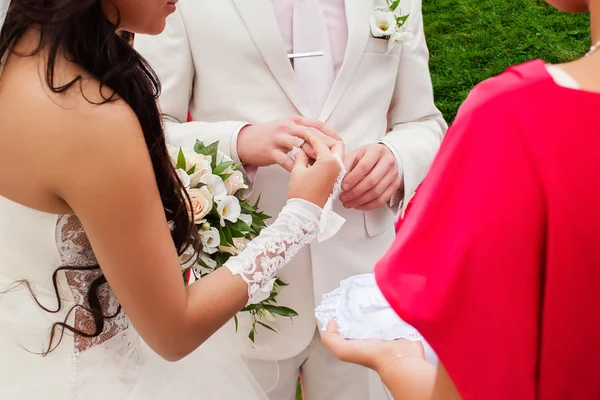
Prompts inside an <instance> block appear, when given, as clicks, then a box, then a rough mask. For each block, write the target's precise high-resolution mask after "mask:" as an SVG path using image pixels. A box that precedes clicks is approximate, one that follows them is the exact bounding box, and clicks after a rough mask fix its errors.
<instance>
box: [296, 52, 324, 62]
mask: <svg viewBox="0 0 600 400" xmlns="http://www.w3.org/2000/svg"><path fill="white" fill-rule="evenodd" d="M323 55H325V53H324V52H323V51H311V52H308V53H292V54H288V58H289V59H290V60H293V59H294V58H305V57H320V56H323Z"/></svg>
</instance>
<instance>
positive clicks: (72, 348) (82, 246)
mask: <svg viewBox="0 0 600 400" xmlns="http://www.w3.org/2000/svg"><path fill="white" fill-rule="evenodd" d="M95 264H96V260H95V257H94V254H93V252H92V249H91V246H90V244H89V242H88V240H87V237H86V235H85V232H84V231H83V228H82V227H81V224H80V223H79V220H78V219H77V217H76V216H74V215H52V214H46V213H43V212H39V211H36V210H33V209H29V208H27V207H24V206H22V205H20V204H17V203H14V202H12V201H10V200H7V199H6V198H4V197H1V196H0V292H4V293H3V294H0V399H7V400H8V399H11V400H12V399H51V400H58V399H61V400H63V399H111V400H112V399H114V400H121V399H136V400H138V399H139V400H141V399H203V400H205V399H208V400H211V399H214V400H217V399H218V400H221V399H250V400H253V399H263V398H266V396H265V395H264V393H263V391H262V390H261V388H260V387H259V386H258V385H257V384H256V383H255V382H254V380H253V378H252V376H251V375H250V373H249V371H248V370H247V369H246V367H245V365H244V364H243V362H242V360H241V359H240V357H239V353H240V352H241V348H240V347H239V346H241V345H242V343H240V341H239V339H236V335H235V334H234V332H235V330H234V327H233V326H230V325H226V326H224V327H223V328H222V329H221V330H220V331H219V332H217V333H216V334H215V335H214V336H213V337H212V338H211V339H209V340H208V341H207V342H206V343H205V344H203V345H202V346H201V347H200V348H199V349H198V350H196V351H195V352H194V353H192V354H191V355H190V356H188V357H187V358H186V359H184V360H182V361H179V362H176V363H168V362H166V361H164V360H162V359H161V358H160V357H159V356H157V355H156V354H155V353H154V352H153V351H152V350H151V349H150V348H149V347H148V346H147V345H146V344H145V343H144V342H143V341H142V340H141V338H140V337H139V335H138V334H137V333H136V331H135V329H134V328H133V326H132V325H131V323H130V322H129V320H128V318H127V316H126V315H125V314H124V313H122V312H121V313H119V314H118V316H117V317H115V318H112V319H108V320H107V321H106V323H105V327H104V330H103V332H102V334H101V335H100V336H98V337H95V338H91V339H90V338H84V337H81V336H78V335H73V334H70V333H65V335H64V337H63V340H62V342H61V343H60V345H58V346H57V347H56V349H54V351H52V352H50V353H49V354H48V355H47V356H42V355H40V354H39V353H41V352H43V351H44V350H45V349H46V347H47V346H48V342H49V337H50V327H51V326H52V324H53V323H55V322H58V321H63V320H65V319H66V322H67V323H68V324H69V325H71V326H74V327H77V328H80V329H83V330H84V331H90V327H93V326H94V325H93V321H92V320H91V319H90V317H89V314H88V313H87V312H86V311H84V310H82V309H81V308H75V309H74V311H73V312H72V313H71V315H67V314H68V312H69V310H71V309H72V307H73V306H75V305H81V304H84V302H85V295H86V293H87V290H88V285H89V284H90V283H91V282H92V281H93V280H94V279H95V278H96V277H97V276H98V275H99V274H100V271H99V270H90V271H66V272H59V273H58V274H57V285H58V288H59V295H60V298H61V305H60V307H59V306H58V303H57V297H56V293H55V291H54V285H53V282H52V276H53V274H54V272H55V270H56V269H57V268H58V267H60V266H66V265H69V266H92V265H95ZM19 281H26V282H28V283H29V284H30V285H31V289H32V292H33V293H34V294H35V296H36V297H37V299H38V301H39V302H40V303H41V304H42V305H43V306H44V307H46V308H48V309H50V310H57V309H59V308H60V309H59V310H58V311H57V312H56V313H49V312H47V311H44V310H43V309H42V308H41V307H39V306H38V305H37V304H36V302H35V301H34V299H33V297H32V296H31V294H30V291H29V290H28V289H27V287H26V286H25V285H24V284H19V283H18V282H19ZM100 297H101V302H102V306H103V310H104V312H105V314H106V315H112V314H115V313H116V312H117V309H118V303H117V301H116V299H115V297H114V296H113V295H112V293H111V291H110V288H109V287H108V285H104V286H103V287H102V290H101V295H100ZM236 343H237V345H236ZM236 347H237V348H236Z"/></svg>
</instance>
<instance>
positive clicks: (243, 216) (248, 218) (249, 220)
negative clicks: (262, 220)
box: [238, 214, 252, 227]
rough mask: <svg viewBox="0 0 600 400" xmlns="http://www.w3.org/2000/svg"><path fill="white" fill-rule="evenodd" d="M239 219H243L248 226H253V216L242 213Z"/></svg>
mask: <svg viewBox="0 0 600 400" xmlns="http://www.w3.org/2000/svg"><path fill="white" fill-rule="evenodd" d="M238 219H241V220H242V222H243V223H245V224H246V225H248V226H250V227H251V226H252V216H251V215H248V214H240V216H239V217H238Z"/></svg>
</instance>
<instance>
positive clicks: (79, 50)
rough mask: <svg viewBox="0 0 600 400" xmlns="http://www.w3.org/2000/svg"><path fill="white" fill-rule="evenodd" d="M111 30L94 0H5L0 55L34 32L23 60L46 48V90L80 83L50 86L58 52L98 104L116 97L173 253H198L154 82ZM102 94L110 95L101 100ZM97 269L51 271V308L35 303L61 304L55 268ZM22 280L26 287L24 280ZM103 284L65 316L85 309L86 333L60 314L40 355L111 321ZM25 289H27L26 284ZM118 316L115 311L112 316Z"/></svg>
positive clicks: (127, 39) (126, 39) (125, 36)
mask: <svg viewBox="0 0 600 400" xmlns="http://www.w3.org/2000/svg"><path fill="white" fill-rule="evenodd" d="M118 25H119V24H118V23H116V24H115V23H112V22H111V21H109V20H108V18H107V17H106V15H105V13H104V12H103V9H102V4H101V0H13V1H12V4H11V5H10V8H9V10H8V15H7V18H6V22H5V25H4V27H3V28H2V32H0V57H1V56H2V55H3V54H6V53H7V52H11V51H13V50H12V47H13V45H14V44H15V43H17V42H18V40H19V39H20V38H21V37H22V36H23V35H24V34H25V33H26V32H27V31H28V30H29V29H31V28H35V29H37V30H39V32H40V41H39V44H38V46H37V48H36V50H35V51H34V52H33V53H32V54H30V55H36V54H39V53H40V51H42V50H47V51H48V59H47V64H46V68H45V77H44V80H45V83H46V85H47V86H48V87H49V89H50V90H51V91H52V92H53V93H58V94H60V93H65V92H67V91H69V90H79V86H78V84H79V83H81V80H82V79H83V78H82V77H81V76H79V77H77V78H75V79H73V80H72V81H71V82H68V83H66V84H62V85H57V84H56V83H55V79H54V67H55V64H56V60H57V57H61V54H66V56H67V57H68V58H69V60H70V61H72V62H75V63H77V64H79V65H80V66H81V67H83V68H84V69H85V70H86V71H88V72H89V73H91V74H92V75H93V76H94V77H95V78H96V79H97V80H98V81H99V82H100V84H101V86H100V94H101V95H102V96H103V97H102V99H103V101H102V102H101V103H100V104H105V103H108V102H112V101H115V100H117V99H123V100H125V101H126V102H127V103H128V104H129V106H130V107H131V108H132V109H133V111H134V112H135V114H136V115H137V118H138V119H139V121H140V124H141V127H142V130H143V132H144V138H145V141H146V146H147V147H148V152H149V153H150V158H151V160H152V166H153V168H154V174H155V176H156V183H157V184H158V188H159V191H160V197H161V199H162V203H163V206H164V210H165V214H166V217H167V220H168V221H170V223H171V235H172V238H173V242H174V243H175V246H176V248H177V250H178V252H179V254H181V253H182V252H183V251H184V250H185V249H186V248H188V246H190V245H191V246H192V247H193V248H194V249H196V250H197V252H198V251H199V249H200V241H199V240H198V232H197V231H196V229H194V223H193V220H192V219H191V217H190V215H189V213H188V211H187V208H186V205H188V206H190V199H189V197H188V196H187V194H186V193H185V190H184V186H183V184H182V183H181V181H180V180H179V178H178V176H177V174H176V172H175V168H174V166H173V164H172V163H171V160H170V157H169V153H168V151H167V147H166V143H165V135H164V131H163V127H162V124H161V115H160V112H159V109H158V104H157V99H158V96H159V94H160V83H159V80H158V78H157V76H156V74H155V73H154V71H152V68H151V67H150V66H149V65H148V63H147V62H146V61H145V60H144V59H143V57H142V56H140V54H138V53H137V52H136V51H135V50H134V49H133V48H132V47H131V39H132V35H131V34H129V33H126V32H119V31H118V29H117V26H118ZM21 56H22V55H21ZM104 89H110V90H109V91H106V90H104ZM107 92H109V93H111V95H110V96H106V93H107ZM82 95H83V93H82ZM149 245H151V244H149ZM99 268H100V267H99V266H94V267H70V266H63V267H61V268H59V269H57V270H56V271H55V272H54V274H53V281H54V289H55V292H56V297H57V300H58V306H57V308H56V309H55V310H50V309H48V308H46V307H44V306H43V305H42V304H40V302H39V301H37V299H36V302H37V303H38V305H39V306H40V307H42V308H43V309H44V310H46V311H47V312H51V313H57V312H59V311H60V309H61V308H62V305H61V299H60V296H59V291H58V285H57V280H58V274H59V273H60V272H61V271H69V270H71V271H73V270H75V271H76V270H90V269H91V270H98V269H99ZM24 283H25V284H26V285H27V286H28V287H29V284H28V283H27V282H24ZM105 284H106V278H105V277H104V276H103V275H102V274H99V276H98V278H96V279H95V280H94V282H93V283H92V284H91V285H90V288H89V292H88V295H87V297H88V305H87V306H85V305H77V306H75V307H73V309H71V310H69V312H68V314H71V312H72V311H73V310H74V309H75V308H76V307H82V308H84V309H85V310H87V312H89V313H90V314H91V316H92V319H93V320H94V322H95V329H94V332H83V331H81V330H79V329H76V328H75V327H74V326H70V325H68V323H67V321H68V318H69V317H68V316H67V318H65V320H64V321H61V322H56V323H55V324H54V325H53V326H52V328H51V332H50V342H49V344H48V347H47V349H46V351H45V352H43V353H42V354H43V355H46V354H48V353H49V352H51V351H52V350H54V349H55V348H56V346H58V345H59V344H60V342H61V340H62V338H63V335H64V332H65V330H68V331H70V332H72V333H74V334H76V335H81V336H84V337H96V336H99V335H100V334H101V333H102V331H103V329H104V323H105V321H106V320H107V319H110V318H114V317H115V316H116V315H104V313H103V311H102V306H101V304H100V299H99V294H98V293H99V292H98V291H99V289H100V287H101V286H102V285H105ZM29 289H30V291H31V288H30V287H29ZM32 294H33V292H32ZM34 299H35V295H34ZM119 312H120V307H119V310H118V311H117V314H118V313H119ZM57 333H58V334H59V336H58V338H56V335H57Z"/></svg>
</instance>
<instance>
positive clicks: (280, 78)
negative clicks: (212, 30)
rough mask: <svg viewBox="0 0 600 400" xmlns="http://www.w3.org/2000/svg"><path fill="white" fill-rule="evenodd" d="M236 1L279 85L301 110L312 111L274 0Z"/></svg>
mask: <svg viewBox="0 0 600 400" xmlns="http://www.w3.org/2000/svg"><path fill="white" fill-rule="evenodd" d="M233 2H234V4H235V6H236V8H237V10H238V12H239V14H240V16H241V18H242V19H243V21H244V23H245V24H246V28H247V29H248V32H249V33H250V36H252V40H253V41H254V44H255V45H256V47H257V48H258V51H259V52H260V54H261V55H262V57H263V59H264V60H265V63H266V64H267V66H268V67H269V69H270V70H271V73H272V74H273V76H274V77H275V79H276V80H277V82H278V83H279V86H281V88H282V89H283V91H284V92H285V93H286V94H287V96H288V97H289V99H290V100H291V101H292V103H293V104H294V106H296V108H297V109H298V111H299V112H300V114H302V115H309V114H308V113H309V110H308V109H307V108H306V105H305V104H304V98H303V94H302V90H301V88H300V84H299V83H298V79H296V74H295V73H294V70H293V68H292V66H291V63H290V61H289V59H288V57H287V54H286V52H285V46H284V44H283V39H282V38H281V32H280V30H279V25H278V24H277V18H276V16H275V13H274V12H273V6H272V4H271V0H233Z"/></svg>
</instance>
